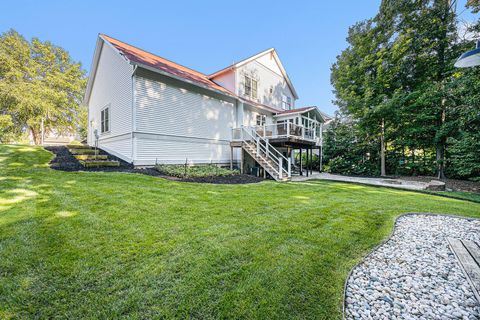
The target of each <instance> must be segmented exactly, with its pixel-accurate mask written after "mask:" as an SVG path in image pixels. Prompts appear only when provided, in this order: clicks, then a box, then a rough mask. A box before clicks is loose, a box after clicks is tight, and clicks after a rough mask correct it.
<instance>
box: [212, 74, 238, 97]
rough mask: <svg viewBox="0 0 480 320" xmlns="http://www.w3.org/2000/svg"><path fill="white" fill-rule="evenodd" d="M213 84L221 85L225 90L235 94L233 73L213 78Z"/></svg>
mask: <svg viewBox="0 0 480 320" xmlns="http://www.w3.org/2000/svg"><path fill="white" fill-rule="evenodd" d="M212 80H213V81H214V82H215V83H217V84H219V85H221V86H222V87H224V88H226V89H227V90H230V91H231V92H233V93H236V91H235V71H233V70H230V71H227V72H225V73H223V74H221V75H219V76H217V77H215V78H213V79H212Z"/></svg>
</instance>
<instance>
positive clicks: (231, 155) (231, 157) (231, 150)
mask: <svg viewBox="0 0 480 320" xmlns="http://www.w3.org/2000/svg"><path fill="white" fill-rule="evenodd" d="M230 170H233V147H232V146H230Z"/></svg>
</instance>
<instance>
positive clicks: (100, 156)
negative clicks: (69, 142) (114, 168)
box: [75, 154, 108, 160]
mask: <svg viewBox="0 0 480 320" xmlns="http://www.w3.org/2000/svg"><path fill="white" fill-rule="evenodd" d="M75 158H76V159H77V160H108V156H107V155H106V154H97V155H94V154H79V155H76V156H75Z"/></svg>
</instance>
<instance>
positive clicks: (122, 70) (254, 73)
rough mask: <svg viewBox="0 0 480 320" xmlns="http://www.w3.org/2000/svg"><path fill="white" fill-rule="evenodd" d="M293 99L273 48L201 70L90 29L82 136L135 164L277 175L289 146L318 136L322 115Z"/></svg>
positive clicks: (284, 168) (286, 169)
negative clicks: (93, 35)
mask: <svg viewBox="0 0 480 320" xmlns="http://www.w3.org/2000/svg"><path fill="white" fill-rule="evenodd" d="M296 99H298V95H297V92H296V91H295V88H294V87H293V84H292V82H291V81H290V79H289V77H288V75H287V73H286V71H285V68H284V67H283V65H282V63H281V62H280V59H279V57H278V55H277V53H276V51H275V49H273V48H272V49H268V50H265V51H263V52H261V53H259V54H257V55H254V56H252V57H250V58H248V59H245V60H242V61H240V62H238V63H235V64H233V65H231V66H229V67H227V68H225V69H222V70H220V71H218V72H215V73H213V74H211V75H206V74H203V73H200V72H198V71H195V70H192V69H189V68H187V67H184V66H182V65H179V64H177V63H174V62H172V61H169V60H166V59H164V58H161V57H159V56H156V55H154V54H152V53H149V52H146V51H144V50H141V49H139V48H136V47H134V46H132V45H129V44H126V43H124V42H121V41H119V40H116V39H113V38H111V37H108V36H106V35H103V34H100V35H99V36H98V39H97V44H96V48H95V53H94V58H93V62H92V67H91V71H90V77H89V82H88V85H87V90H86V93H85V99H84V102H85V104H86V105H88V110H89V130H88V144H89V145H94V144H95V143H98V146H99V147H100V148H102V149H104V150H105V151H107V152H109V153H111V154H113V155H115V156H117V157H119V158H121V159H123V160H125V161H127V162H129V163H133V164H134V165H135V166H152V165H155V164H156V163H172V164H180V163H185V162H186V161H187V162H189V163H194V164H199V163H218V164H229V165H238V166H240V168H241V170H242V171H247V170H250V169H251V168H258V170H259V171H262V172H264V174H265V175H266V174H269V175H271V176H272V177H273V178H275V179H277V180H284V179H287V178H289V177H290V175H291V172H292V161H291V159H292V157H293V155H294V150H295V149H297V150H302V149H303V150H305V149H306V150H307V151H308V150H310V152H307V155H308V154H310V155H311V154H312V152H311V151H312V149H313V148H319V149H320V148H321V144H322V124H323V122H324V120H325V119H324V116H323V115H322V113H320V112H319V110H318V109H317V108H316V107H304V108H297V109H296V108H295V100H296Z"/></svg>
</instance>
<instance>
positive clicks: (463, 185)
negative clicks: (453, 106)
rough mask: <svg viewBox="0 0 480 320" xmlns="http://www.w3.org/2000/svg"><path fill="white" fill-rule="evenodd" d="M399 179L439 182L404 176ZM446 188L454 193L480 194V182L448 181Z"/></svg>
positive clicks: (434, 178) (432, 178)
mask: <svg viewBox="0 0 480 320" xmlns="http://www.w3.org/2000/svg"><path fill="white" fill-rule="evenodd" d="M398 178H399V179H403V180H409V181H421V182H430V181H431V180H438V179H437V178H436V177H428V176H414V177H410V176H402V177H398ZM444 182H445V187H446V188H447V189H450V190H453V191H463V192H477V193H480V182H474V181H468V180H457V179H446V180H445V181H444Z"/></svg>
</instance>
